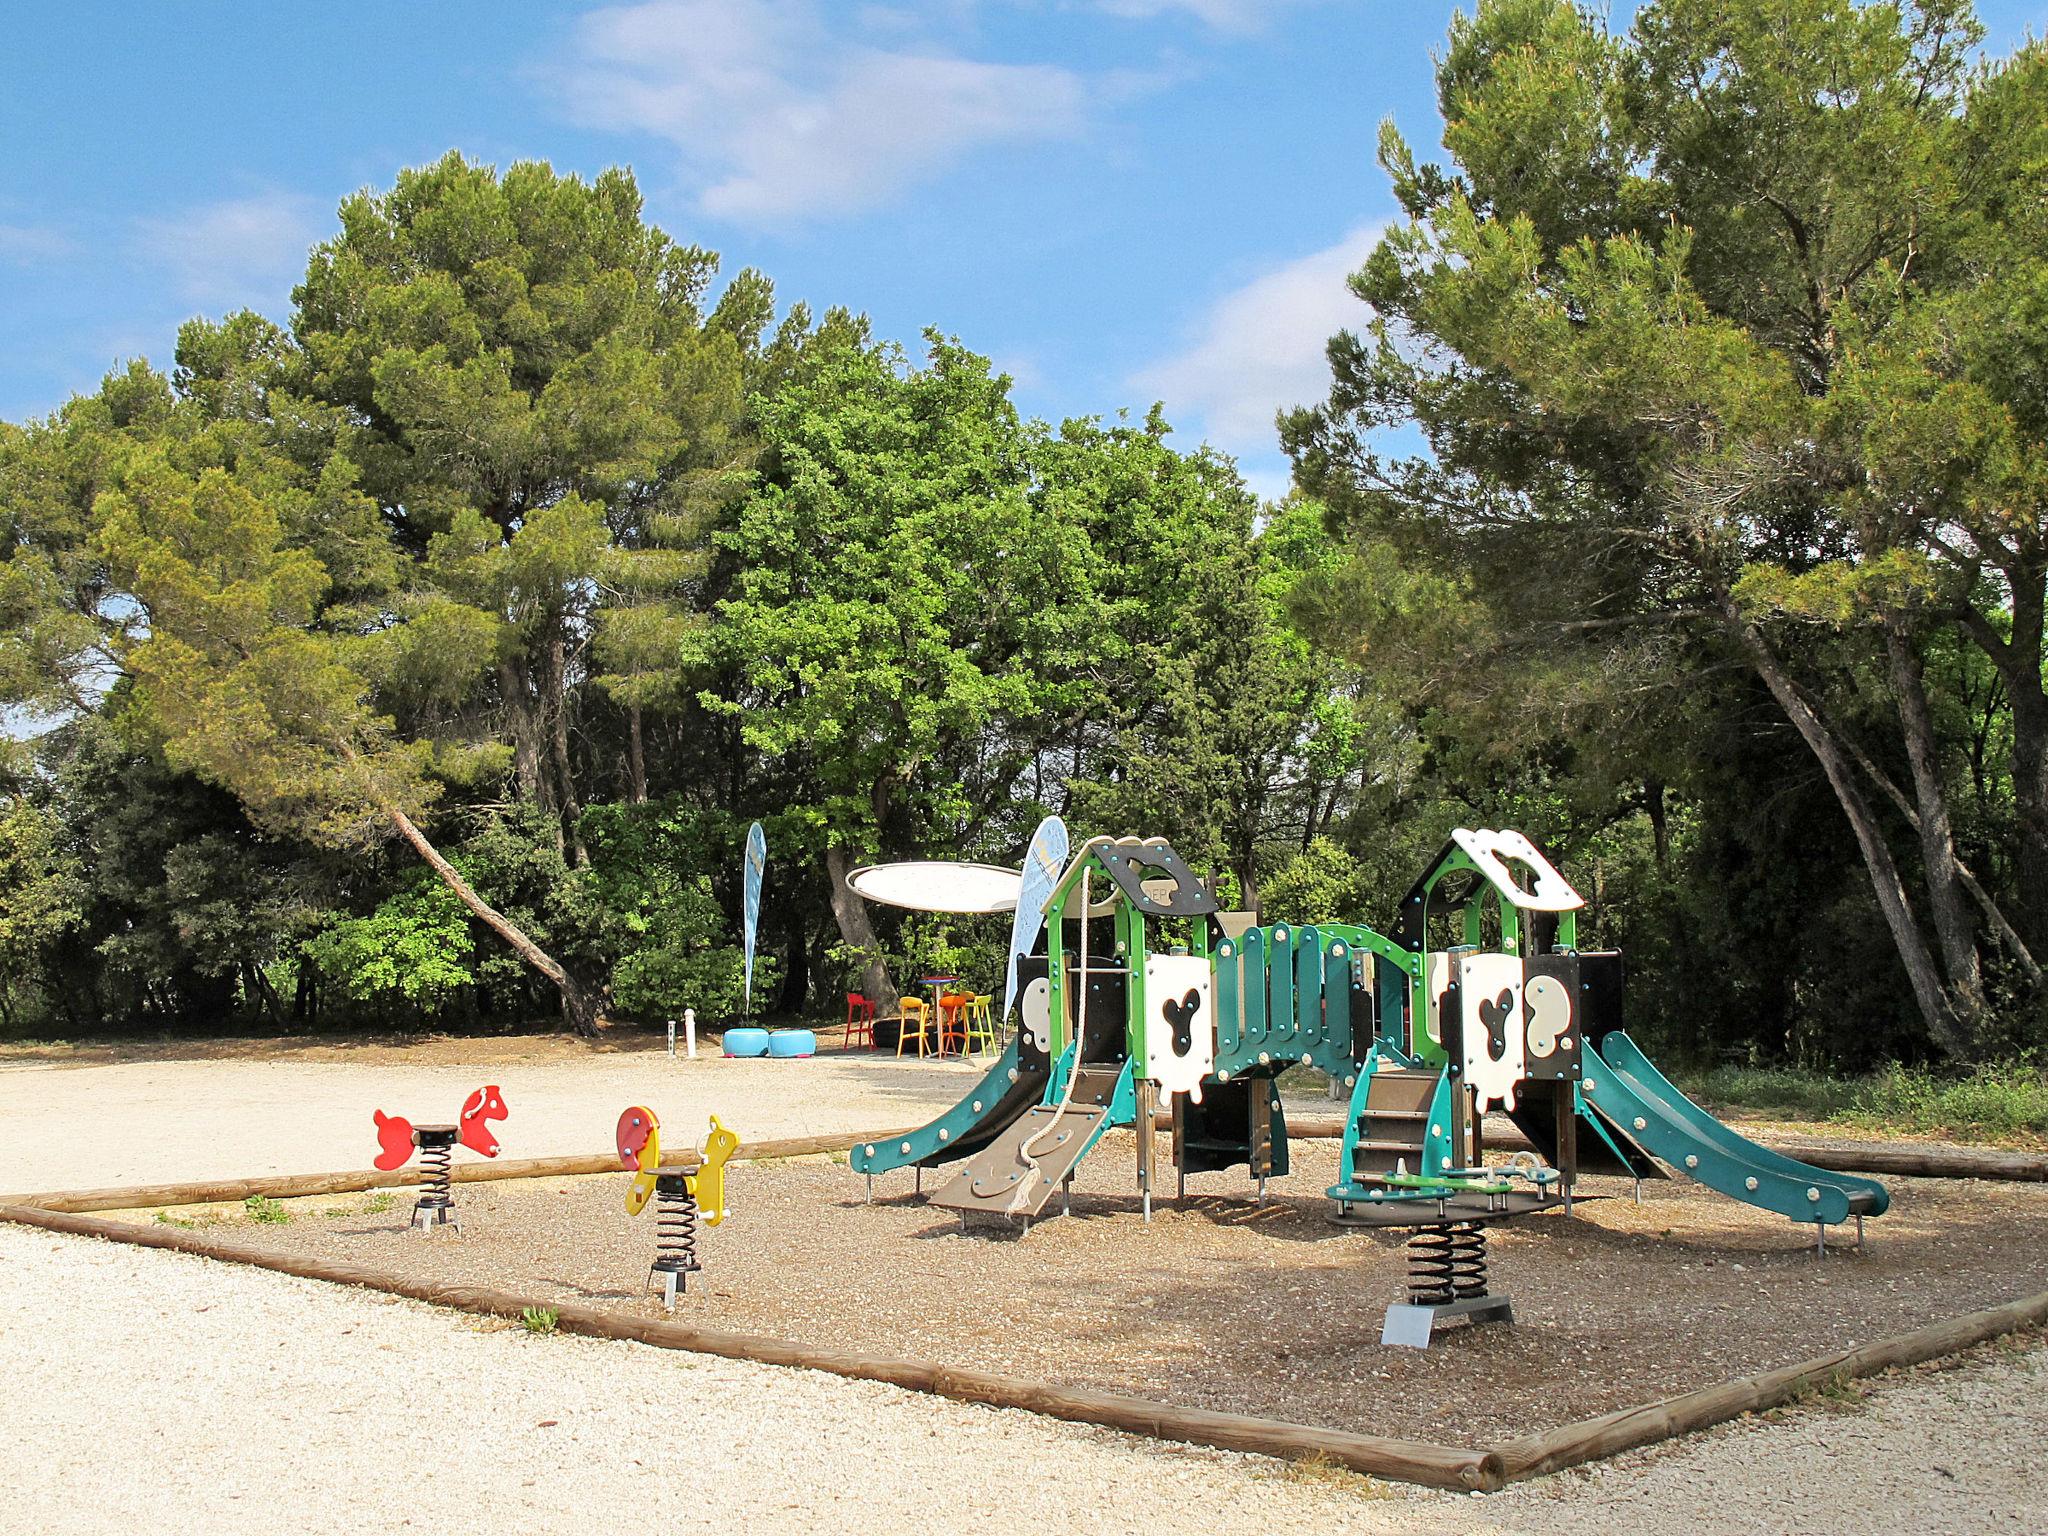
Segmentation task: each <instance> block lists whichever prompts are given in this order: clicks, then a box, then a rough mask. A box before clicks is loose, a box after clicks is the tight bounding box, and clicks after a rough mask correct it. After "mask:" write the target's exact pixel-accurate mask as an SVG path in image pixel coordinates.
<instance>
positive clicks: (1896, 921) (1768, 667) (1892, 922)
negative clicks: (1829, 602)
mask: <svg viewBox="0 0 2048 1536" xmlns="http://www.w3.org/2000/svg"><path fill="white" fill-rule="evenodd" d="M1715 599H1716V603H1717V606H1718V607H1719V609H1720V611H1721V615H1722V618H1723V619H1724V620H1725V622H1726V623H1727V625H1728V628H1729V631H1730V633H1731V634H1732V635H1733V636H1734V638H1735V640H1736V641H1737V642H1738V643H1739V644H1740V645H1741V646H1742V648H1743V651H1744V652H1745V654H1747V655H1748V657H1749V659H1750V664H1751V665H1752V666H1753V667H1755V669H1756V674H1757V676H1758V677H1759V678H1761V679H1762V680H1763V684H1764V686H1765V687H1766V688H1768V689H1770V691H1771V697H1772V698H1774V699H1776V700H1777V701H1778V707H1779V708H1780V709H1782V710H1784V711H1785V716H1786V718H1787V719H1789V720H1790V721H1791V722H1792V727H1793V729H1794V730H1796V731H1798V732H1799V735H1800V739H1801V740H1803V741H1804V742H1805V743H1806V745H1807V748H1808V750H1809V751H1811V752H1812V753H1813V755H1814V758H1815V760H1816V761H1818V762H1819V763H1820V766H1821V771H1822V772H1823V773H1825V774H1826V775H1827V780H1828V785H1829V787H1830V788H1832V789H1833V790H1834V792H1835V799H1836V801H1837V802H1838V803H1839V804H1840V805H1841V807H1842V813H1843V815H1845V816H1847V817H1848V818H1849V827H1850V830H1851V831H1852V832H1854V833H1855V836H1856V845H1857V847H1858V848H1859V849H1860V850H1861V851H1862V854H1863V863H1864V867H1865V868H1866V869H1867V870H1868V871H1869V872H1870V884H1871V889H1872V890H1873V892H1874V893H1875V894H1876V896H1877V906H1878V910H1879V911H1880V912H1881V913H1882V914H1883V915H1884V921H1885V926H1886V927H1887V928H1889V929H1890V930H1891V935H1892V943H1893V945H1894V946H1895V947H1896V948H1897V950H1898V952H1899V962H1900V963H1901V964H1902V965H1904V966H1905V968H1906V982H1907V984H1908V985H1909V986H1910V987H1911V988H1912V989H1913V1000H1914V1002H1915V1003H1916V1004H1917V1005H1918V1006H1919V1010H1920V1018H1921V1022H1922V1023H1923V1024H1925V1025H1926V1027H1927V1036H1928V1039H1929V1041H1930V1042H1931V1043H1932V1044H1933V1045H1934V1047H1935V1048H1936V1049H1937V1050H1939V1051H1940V1052H1941V1053H1942V1054H1943V1055H1945V1056H1956V1057H1961V1056H1967V1055H1968V1054H1969V1049H1970V1041H1969V1038H1968V1036H1967V1034H1966V1033H1965V1031H1964V1028H1963V1024H1962V1022H1961V1021H1960V1020H1959V1019H1958V1018H1957V1017H1956V1014H1955V1010H1954V1009H1952V1008H1951V1007H1950V1006H1949V1000H1948V995H1947V992H1946V991H1945V990H1944V988H1943V986H1942V981H1941V973H1940V972H1939V971H1938V970H1937V969H1936V968H1935V964H1934V956H1933V955H1932V954H1931V953H1930V952H1929V951H1928V948H1927V940H1926V939H1925V938H1924V937H1922V935H1921V933H1920V926H1919V924H1918V923H1917V922H1916V921H1915V920H1914V917H1913V903H1912V901H1911V899H1910V898H1909V897H1908V896H1907V894H1906V886H1905V882H1904V881H1902V880H1901V879H1900V878H1899V867H1898V864H1897V863H1896V862H1895V861H1894V860H1893V858H1892V852H1891V849H1890V848H1888V847H1886V846H1885V841H1884V837H1883V834H1882V833H1881V832H1880V831H1879V829H1878V825H1877V817H1876V816H1875V815H1874V814H1872V812H1871V809H1870V802H1869V801H1868V800H1866V799H1864V798H1863V793H1862V791H1861V790H1859V789H1858V788H1857V787H1856V780H1855V778H1854V776H1853V775H1852V774H1851V772H1850V763H1849V759H1848V755H1847V754H1846V753H1845V752H1844V751H1843V750H1842V746H1841V743H1840V742H1838V741H1836V740H1835V738H1834V734H1833V733H1832V732H1831V731H1829V730H1828V728H1827V727H1826V726H1825V725H1823V724H1822V723H1821V720H1820V717H1819V716H1818V715H1816V714H1815V713H1814V712H1813V710H1812V708H1811V707H1810V706H1809V705H1808V704H1807V702H1806V700H1805V699H1803V698H1801V697H1800V695H1799V690H1798V688H1797V687H1795V686H1794V685H1793V682H1792V679H1791V677H1790V676H1789V675H1788V674H1787V673H1786V671H1785V669H1784V666H1783V665H1782V664H1781V663H1780V662H1779V660H1778V657H1777V654H1776V653H1775V652H1774V651H1772V650H1771V648H1770V645H1769V643H1768V642H1767V641H1766V640H1765V639H1764V637H1763V634H1762V632H1761V631H1759V630H1758V629H1757V627H1756V626H1755V625H1754V624H1752V623H1750V621H1749V620H1748V619H1747V618H1746V617H1744V615H1743V613H1742V610H1741V609H1740V608H1739V607H1737V606H1736V603H1735V599H1734V596H1733V595H1732V594H1731V593H1730V592H1729V591H1728V590H1727V589H1726V588H1725V587H1719V586H1717V589H1716V591H1715Z"/></svg>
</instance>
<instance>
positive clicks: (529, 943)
mask: <svg viewBox="0 0 2048 1536" xmlns="http://www.w3.org/2000/svg"><path fill="white" fill-rule="evenodd" d="M384 811H385V814H386V815H387V816H389V817H390V818H391V824H392V825H393V826H394V827H396V828H397V829H398V834H399V836H401V837H403V838H404V839H405V840H406V841H407V842H408V843H410V844H412V847H413V851H414V852H415V853H417V854H418V855H419V856H420V857H421V858H423V859H425V860H426V861H427V865H428V867H429V868H431V869H432V870H433V871H434V873H435V874H437V875H439V876H440V877H441V883H442V884H443V885H445V886H447V887H448V889H449V890H451V891H453V892H454V893H455V895H456V899H457V900H459V901H460V902H461V903H462V904H463V905H464V906H465V907H467V908H469V910H470V911H471V912H473V913H474V914H475V915H476V917H477V920H478V921H479V922H481V923H482V924H483V925H484V926H485V927H486V928H488V929H490V930H491V932H493V933H495V934H496V935H497V936H498V937H499V938H501V939H503V940H504V941H505V942H506V944H507V945H509V946H510V947H511V948H512V950H513V952H514V953H515V954H517V955H518V956H519V958H520V959H522V960H524V961H525V962H526V963H527V964H528V965H530V966H532V967H533V968H534V969H535V970H536V971H539V972H540V973H541V975H543V976H545V977H546V978H547V979H548V980H549V981H550V982H551V983H553V985H554V987H555V990H556V991H557V992H559V993H560V994H561V996H562V1017H563V1019H564V1020H565V1021H566V1022H567V1023H568V1025H569V1027H570V1028H571V1029H572V1030H574V1031H575V1032H576V1033H577V1034H579V1035H584V1036H589V1037H595V1035H596V1034H597V1028H598V1025H599V1023H600V1022H602V1021H601V1019H600V1017H599V1009H598V1003H597V999H596V998H594V997H593V996H592V995H591V994H590V993H589V992H587V991H585V990H584V987H583V984H582V983H581V982H579V981H577V979H576V978H575V977H574V976H572V975H570V974H569V972H568V971H567V970H566V969H564V968H563V966H562V965H561V963H560V962H559V961H557V960H556V959H555V958H554V956H552V955H550V954H549V953H548V952H547V951H546V950H544V949H542V948H541V947H540V946H539V945H538V944H536V943H534V942H533V940H532V939H530V938H528V937H527V936H526V934H525V933H524V932H523V931H522V930H521V929H520V928H519V926H518V925H517V924H516V923H514V922H513V921H512V920H511V919H510V918H508V917H506V916H505V914H504V913H502V912H500V911H499V910H498V909H497V908H496V907H493V906H492V905H491V904H490V903H489V902H487V901H485V900H484V899H483V897H481V896H479V895H477V893H476V891H475V890H474V889H473V888H472V887H471V886H470V883H469V882H468V881H467V880H465V879H463V878H462V876H461V874H459V873H458V872H457V870H456V868H455V866H454V865H453V864H450V863H449V862H448V861H447V859H445V858H443V857H442V856H441V850H440V849H438V848H436V847H435V846H434V845H433V844H432V843H430V842H428V841H427V836H426V834H425V833H424V832H422V831H420V829H419V828H418V827H416V826H414V825H413V821H412V818H411V817H410V816H408V815H406V814H405V812H404V811H401V810H400V809H399V808H398V807H397V806H395V805H387V806H386V807H384Z"/></svg>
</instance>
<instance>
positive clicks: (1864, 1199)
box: [1580, 1029, 1891, 1225]
mask: <svg viewBox="0 0 2048 1536" xmlns="http://www.w3.org/2000/svg"><path fill="white" fill-rule="evenodd" d="M1599 1054H1600V1060H1599V1062H1598V1063H1597V1064H1596V1063H1594V1062H1592V1061H1588V1062H1587V1063H1586V1075H1585V1081H1584V1082H1583V1083H1582V1084H1581V1086H1580V1091H1581V1093H1582V1095H1583V1098H1584V1102H1585V1103H1586V1105H1587V1106H1588V1107H1589V1108H1592V1109H1595V1110H1597V1111H1599V1113H1600V1114H1601V1115H1603V1116H1604V1117H1606V1118H1607V1119H1608V1120H1610V1121H1612V1122H1613V1123H1614V1125H1615V1127H1616V1129H1618V1130H1619V1131H1621V1132H1622V1134H1623V1135H1624V1136H1626V1137H1628V1138H1629V1139H1631V1140H1633V1141H1636V1142H1639V1143H1641V1145H1642V1146H1643V1147H1645V1148H1646V1149H1647V1150H1648V1151H1650V1152H1651V1153H1653V1154H1654V1155H1655V1156H1657V1157H1660V1158H1662V1159H1663V1160H1664V1161H1665V1162H1667V1163H1669V1164H1670V1165H1671V1166H1672V1167H1674V1168H1676V1169H1678V1170H1679V1171H1680V1172H1681V1173H1684V1174H1686V1175H1687V1176H1688V1177H1691V1178H1694V1179H1697V1180H1699V1181H1700V1183H1702V1184H1704V1185H1706V1186H1707V1187H1708V1188H1709V1189H1715V1190H1718V1191H1720V1192H1721V1193H1722V1194H1724V1195H1727V1196H1729V1197H1730V1198H1731V1199H1735V1200H1740V1201H1742V1202H1743V1203H1744V1204H1746V1205H1754V1206H1759V1207H1761V1208H1762V1209H1764V1210H1767V1211H1776V1212H1777V1213H1778V1214H1779V1215H1781V1216H1788V1217H1790V1218H1791V1219H1792V1220H1793V1221H1801V1222H1823V1223H1827V1224H1829V1225H1833V1224H1834V1223H1836V1222H1839V1221H1846V1220H1847V1219H1848V1218H1849V1217H1851V1216H1878V1215H1882V1214H1883V1212H1884V1210H1885V1208H1886V1207H1887V1206H1889V1205H1890V1204H1891V1196H1890V1195H1889V1194H1887V1193H1886V1191H1885V1187H1884V1186H1883V1185H1882V1184H1879V1183H1877V1182H1876V1181H1875V1180H1872V1179H1862V1178H1857V1177H1856V1176H1855V1175H1854V1174H1847V1173H1829V1172H1827V1171H1826V1170H1825V1169H1821V1168H1815V1167H1813V1166H1812V1165H1811V1164H1808V1163H1802V1162H1800V1161H1798V1160H1797V1159H1796V1158H1790V1157H1787V1156H1785V1155H1784V1154H1783V1153H1781V1152H1773V1151H1772V1150H1771V1149H1770V1148H1768V1147H1760V1146H1758V1145H1757V1144H1756V1143H1755V1142H1753V1141H1751V1140H1749V1138H1748V1137H1746V1136H1742V1135H1738V1134H1737V1133H1736V1132H1734V1131H1732V1130H1730V1129H1729V1128H1728V1127H1727V1126H1725V1125H1723V1124H1722V1123H1721V1122H1720V1121H1718V1120H1716V1119H1715V1118H1714V1117H1713V1116H1712V1115H1710V1114H1708V1113H1707V1112H1706V1111H1705V1110H1704V1109H1701V1108H1700V1107H1699V1105H1697V1104H1695V1103H1693V1101H1692V1100H1691V1099H1688V1098H1687V1097H1686V1096H1685V1095H1684V1094H1682V1093H1680V1092H1679V1091H1678V1089H1677V1088H1675V1087H1673V1086H1672V1085H1671V1083H1670V1082H1669V1081H1668V1080H1667V1079H1666V1078H1665V1076H1664V1074H1663V1073H1661V1072H1659V1071H1658V1070H1657V1069H1656V1068H1655V1067H1654V1066H1652V1065H1651V1064H1650V1059H1649V1057H1647V1056H1645V1055H1644V1054H1643V1053H1642V1051H1641V1049H1639V1048H1638V1047H1637V1045H1636V1043H1635V1042H1634V1041H1633V1040H1631V1039H1629V1037H1628V1035H1627V1033H1626V1032H1625V1031H1623V1030H1618V1029H1617V1030H1614V1031H1613V1032H1611V1033H1610V1034H1608V1035H1607V1036H1606V1037H1605V1038H1604V1039H1603V1040H1601V1042H1600V1046H1599Z"/></svg>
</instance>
